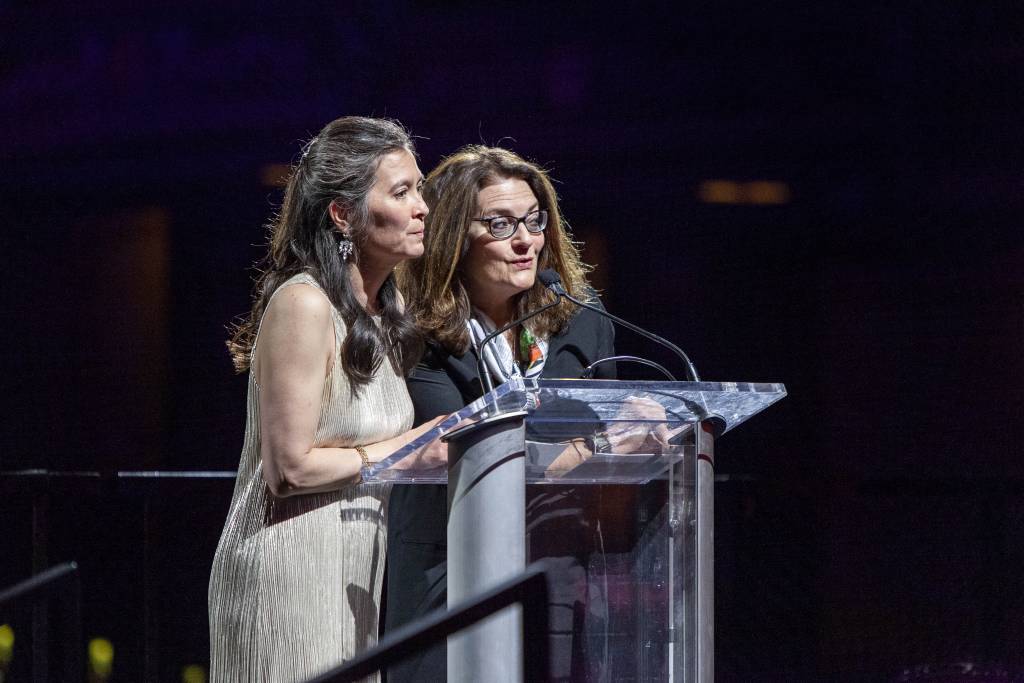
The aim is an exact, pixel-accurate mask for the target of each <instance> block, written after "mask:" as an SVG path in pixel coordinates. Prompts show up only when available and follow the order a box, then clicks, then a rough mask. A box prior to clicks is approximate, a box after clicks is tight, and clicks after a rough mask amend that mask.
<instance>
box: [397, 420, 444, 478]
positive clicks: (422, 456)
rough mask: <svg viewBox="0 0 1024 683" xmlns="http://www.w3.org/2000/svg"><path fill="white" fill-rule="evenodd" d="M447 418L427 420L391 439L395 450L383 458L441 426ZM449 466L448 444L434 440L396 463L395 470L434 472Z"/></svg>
mask: <svg viewBox="0 0 1024 683" xmlns="http://www.w3.org/2000/svg"><path fill="white" fill-rule="evenodd" d="M447 417H448V416H447V415H438V416H437V417H435V418H434V419H432V420H427V421H426V422H424V423H423V424H421V425H419V426H417V427H413V428H412V429H410V430H409V431H407V432H404V433H402V434H399V435H398V436H396V437H394V438H393V439H389V442H394V448H392V449H391V450H390V451H388V452H387V453H385V454H384V456H382V458H383V457H386V456H387V455H390V454H391V453H394V452H395V451H397V450H398V449H399V448H402V447H403V446H405V445H406V444H409V443H412V442H413V441H415V440H416V439H418V438H419V437H421V436H422V435H423V434H425V433H426V432H428V431H430V430H431V429H433V428H434V427H436V426H437V425H439V424H440V423H441V422H443V421H444V420H445V419H446V418H447ZM447 465H448V444H446V443H444V442H443V441H441V439H434V441H432V442H431V443H429V444H427V445H426V446H424V447H423V448H420V449H419V450H417V451H415V452H414V453H412V454H410V455H408V456H406V457H405V458H403V459H402V460H401V461H399V462H398V463H396V464H395V466H394V468H395V469H396V470H432V469H437V468H439V467H446V466H447Z"/></svg>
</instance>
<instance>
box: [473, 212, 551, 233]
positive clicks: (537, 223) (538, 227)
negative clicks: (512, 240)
mask: <svg viewBox="0 0 1024 683" xmlns="http://www.w3.org/2000/svg"><path fill="white" fill-rule="evenodd" d="M473 220H475V221H480V222H481V223H486V224H487V232H489V233H491V237H493V238H494V239H496V240H505V239H508V238H509V237H511V236H512V235H514V234H515V233H516V230H518V229H519V224H520V223H522V224H523V225H525V226H526V230H527V232H529V233H532V234H534V235H536V234H537V233H541V232H544V228H546V227H548V212H547V211H545V210H544V209H538V210H537V211H531V212H530V213H528V214H526V215H525V216H523V217H522V218H516V217H515V216H492V217H491V218H474V219H473Z"/></svg>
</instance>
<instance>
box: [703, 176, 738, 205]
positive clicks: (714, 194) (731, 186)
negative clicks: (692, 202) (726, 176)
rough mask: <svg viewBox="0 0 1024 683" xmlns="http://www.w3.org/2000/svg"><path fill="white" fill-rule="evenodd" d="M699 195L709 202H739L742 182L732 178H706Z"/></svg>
mask: <svg viewBox="0 0 1024 683" xmlns="http://www.w3.org/2000/svg"><path fill="white" fill-rule="evenodd" d="M697 195H698V196H699V197H700V200H701V201H702V202H706V203H708V204H739V203H740V184H739V183H736V182H733V181H731V180H705V181H704V182H702V183H701V184H700V188H699V189H698V190H697Z"/></svg>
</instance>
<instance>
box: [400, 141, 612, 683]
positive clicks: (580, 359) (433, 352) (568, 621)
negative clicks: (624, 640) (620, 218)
mask: <svg viewBox="0 0 1024 683" xmlns="http://www.w3.org/2000/svg"><path fill="white" fill-rule="evenodd" d="M424 197H425V198H426V200H427V202H428V203H429V204H430V207H431V213H430V215H429V216H428V217H427V236H426V239H425V249H424V255H423V257H422V258H420V259H419V260H417V261H413V262H409V263H407V264H404V265H403V268H402V269H401V270H400V273H399V283H400V286H401V288H402V291H403V293H404V294H405V298H406V302H407V305H408V306H409V310H410V312H411V313H412V314H413V316H414V318H415V320H416V323H417V325H418V327H419V328H420V330H421V331H422V332H423V333H424V335H425V336H426V338H427V350H426V353H425V355H424V358H423V360H422V361H421V362H420V364H419V365H418V366H417V368H416V369H415V370H414V371H413V373H412V375H411V376H410V378H409V380H408V385H409V394H410V396H411V398H412V401H413V406H414V409H415V422H416V423H420V422H424V421H426V420H429V419H431V418H433V417H435V416H437V415H441V414H448V413H452V412H454V411H457V410H459V409H460V408H462V407H463V406H465V405H466V404H468V403H470V402H472V401H474V400H475V399H477V398H479V397H480V396H481V395H482V393H483V389H482V383H481V378H480V377H479V376H478V373H477V366H478V364H477V359H478V357H479V356H478V354H479V353H480V342H481V340H482V339H483V338H484V337H485V336H486V335H487V334H488V333H490V332H491V331H493V330H496V329H498V328H500V327H502V326H504V325H506V324H507V323H510V322H512V321H513V320H515V319H517V318H519V317H521V316H522V315H523V314H525V313H527V312H529V311H533V310H536V309H538V308H540V307H541V306H543V305H544V304H546V303H548V302H550V301H552V300H553V295H551V294H550V293H549V292H548V290H547V289H546V288H545V287H544V285H543V284H541V282H540V281H539V280H538V278H537V273H538V271H542V270H545V269H552V270H554V271H555V272H557V273H558V274H559V276H561V279H562V283H563V285H564V287H565V288H566V290H567V291H568V292H569V293H570V294H572V295H573V296H575V297H580V298H584V299H590V300H592V301H596V296H595V294H594V292H593V290H592V289H591V288H590V286H589V285H588V283H587V279H586V273H587V271H588V270H589V267H588V266H587V265H585V264H584V263H582V262H581V260H580V255H579V251H578V250H577V247H576V245H575V244H574V243H573V241H572V236H571V235H570V234H569V232H568V227H567V226H566V224H565V223H564V222H563V221H562V217H561V214H560V212H559V210H558V200H557V196H556V194H555V190H554V187H553V186H552V184H551V180H550V179H549V178H548V176H547V174H546V173H545V172H544V171H543V170H542V169H541V168H540V167H538V166H536V165H535V164H533V163H530V162H528V161H525V160H524V159H522V158H521V157H519V156H517V155H516V154H514V153H513V152H510V151H508V150H505V149H501V148H496V147H482V146H470V147H465V148H463V149H461V150H459V151H458V152H456V153H455V154H453V155H452V156H450V157H448V158H447V159H445V160H444V161H443V162H442V163H441V164H440V165H439V166H438V167H437V168H436V169H434V170H433V171H432V172H431V173H430V175H429V176H428V177H427V183H426V187H425V189H424ZM613 342H614V335H613V330H612V327H611V324H610V322H609V321H608V320H607V319H605V318H603V317H601V316H599V315H597V314H595V313H592V312H590V311H586V310H579V309H577V308H576V307H575V306H574V305H573V304H571V303H570V302H568V301H565V300H563V302H562V304H560V305H558V306H555V307H553V308H551V309H549V310H547V311H545V312H543V313H541V314H540V315H537V316H536V317H534V318H531V319H530V320H529V321H528V322H526V323H525V324H523V325H521V326H518V327H516V328H513V329H512V330H510V331H509V332H507V333H505V334H504V335H501V336H499V337H497V338H495V340H494V341H493V342H491V343H489V344H488V345H487V348H486V349H484V351H483V355H484V362H485V367H486V369H487V372H489V373H490V375H491V379H492V381H493V384H494V385H495V386H497V385H499V384H501V383H503V382H505V381H507V380H508V379H509V378H510V377H514V376H523V377H537V376H540V377H546V378H556V377H557V378H578V377H580V375H581V373H582V371H583V369H584V368H585V367H586V366H587V365H588V364H590V363H591V362H593V361H596V360H598V359H601V358H606V357H609V356H612V355H614V351H613ZM596 378H598V379H612V378H614V366H613V365H612V364H604V365H602V366H598V368H597V372H596ZM550 490H551V489H550V488H549V491H550ZM446 507H447V493H446V490H445V487H443V486H423V485H417V486H402V487H396V489H395V490H394V492H393V493H392V500H391V507H390V511H389V522H388V548H389V551H388V552H389V564H388V588H387V606H386V619H385V623H386V626H387V628H388V629H389V630H390V629H393V628H395V627H398V626H401V625H402V624H405V623H408V622H409V621H412V620H413V619H415V618H417V617H419V616H422V615H423V614H426V613H427V612H429V611H431V610H432V609H434V608H437V607H444V605H445V582H446V574H445V560H446V548H445V543H446V531H445V524H446ZM532 545H533V541H532V540H531V546H532ZM576 597H579V596H575V597H573V598H571V599H569V600H567V601H565V602H567V604H565V605H564V608H565V610H564V611H565V614H559V613H556V609H555V607H554V606H553V608H552V618H553V628H554V629H556V630H559V629H560V628H564V629H565V630H568V631H569V632H571V631H572V624H573V620H574V617H575V616H578V614H574V610H575V611H577V612H578V611H579V608H580V604H579V603H578V602H577V601H576V599H575V598H576ZM580 599H581V600H585V598H580ZM560 625H561V626H560ZM564 654H565V656H561V655H560V654H559V652H558V650H557V647H556V648H555V652H554V657H553V661H552V665H553V669H554V671H553V673H554V675H555V676H556V677H560V673H559V668H563V669H565V671H564V672H563V673H562V674H561V675H568V668H569V666H570V664H569V659H570V658H571V657H570V655H571V654H572V653H570V652H566V653H564ZM560 660H561V661H562V664H560ZM445 663H446V662H445V649H444V647H443V646H441V647H437V648H434V649H432V650H430V651H428V652H427V653H426V654H424V655H421V656H416V657H413V658H410V659H409V660H406V661H405V662H402V663H400V664H398V665H396V666H393V667H391V668H389V671H388V681H389V682H390V683H399V682H402V681H426V680H444V675H445ZM563 665H564V666H563Z"/></svg>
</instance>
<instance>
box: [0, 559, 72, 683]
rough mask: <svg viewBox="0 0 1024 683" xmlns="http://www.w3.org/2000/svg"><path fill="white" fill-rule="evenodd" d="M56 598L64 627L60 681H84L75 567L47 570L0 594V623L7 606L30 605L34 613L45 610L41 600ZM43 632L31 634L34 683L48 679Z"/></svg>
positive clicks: (46, 650) (45, 633)
mask: <svg viewBox="0 0 1024 683" xmlns="http://www.w3.org/2000/svg"><path fill="white" fill-rule="evenodd" d="M63 585H66V587H67V590H64V591H61V592H59V593H58V592H57V589H58V587H61V586H63ZM50 597H56V598H57V599H58V600H60V601H61V603H62V608H63V609H61V621H62V622H63V624H64V632H63V636H64V637H63V641H64V643H63V651H64V675H63V677H62V678H61V680H65V681H80V680H82V678H83V677H84V674H85V672H84V670H83V668H82V648H83V643H82V591H81V584H80V582H79V578H78V564H77V563H75V562H67V563H65V564H60V565H57V566H55V567H50V568H49V569H46V570H44V571H41V572H39V573H38V574H36V575H35V576H31V577H29V578H27V579H25V580H24V581H20V582H18V583H16V584H14V585H13V586H11V587H9V588H5V589H3V590H0V621H5V620H6V618H7V616H8V613H9V612H11V611H12V610H11V606H13V605H14V604H15V603H19V602H22V601H26V602H31V603H32V605H33V608H35V609H43V610H45V609H46V605H40V604H39V602H40V601H41V600H44V599H47V598H50ZM47 621H48V620H43V622H42V623H43V624H44V628H42V629H37V630H36V632H35V633H33V638H32V648H33V650H34V654H35V656H33V661H34V662H35V665H34V666H33V671H32V677H33V679H34V680H37V681H45V680H48V679H49V676H48V673H49V672H48V671H46V670H45V667H46V666H48V660H49V657H48V652H49V633H47V632H46V629H45V624H46V622H47Z"/></svg>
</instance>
